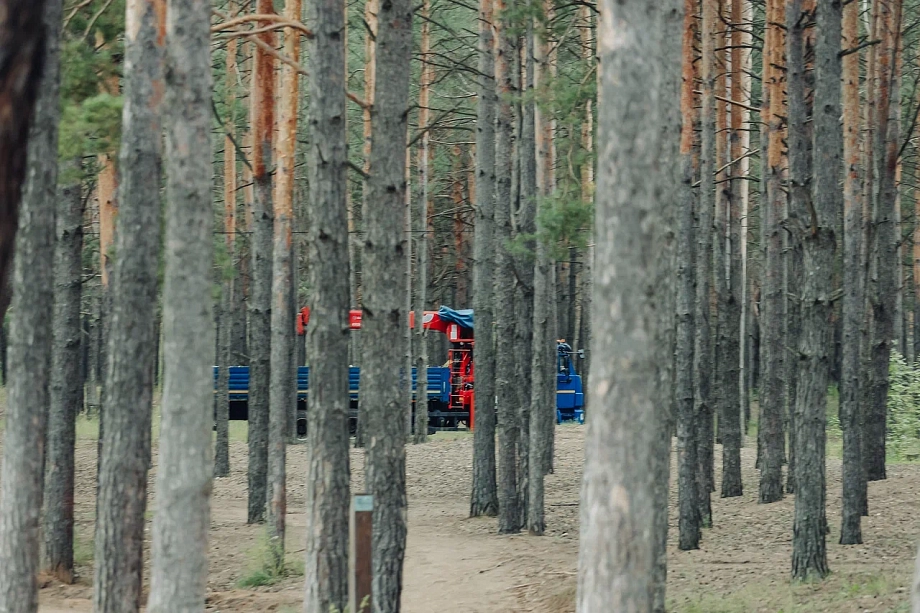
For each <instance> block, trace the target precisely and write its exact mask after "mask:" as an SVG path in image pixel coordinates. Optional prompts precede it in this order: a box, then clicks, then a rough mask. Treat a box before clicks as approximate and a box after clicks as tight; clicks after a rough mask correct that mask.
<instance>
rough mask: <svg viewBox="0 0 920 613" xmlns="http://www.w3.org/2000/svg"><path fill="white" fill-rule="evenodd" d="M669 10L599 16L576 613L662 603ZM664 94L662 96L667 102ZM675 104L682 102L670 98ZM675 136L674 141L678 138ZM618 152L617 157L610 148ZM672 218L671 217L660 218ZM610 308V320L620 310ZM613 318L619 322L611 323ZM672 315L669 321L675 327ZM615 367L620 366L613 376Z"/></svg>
mask: <svg viewBox="0 0 920 613" xmlns="http://www.w3.org/2000/svg"><path fill="white" fill-rule="evenodd" d="M661 11H662V9H661V7H659V5H658V4H649V3H645V2H633V1H625V2H613V1H612V0H606V1H605V2H604V3H602V6H601V11H600V14H601V21H600V26H599V32H598V43H599V44H598V51H599V55H600V58H601V66H602V67H603V68H602V74H601V77H600V83H601V89H600V95H601V98H602V100H601V103H600V105H599V111H600V114H599V117H598V126H599V128H600V132H599V135H598V140H599V142H600V143H602V148H601V155H600V156H599V159H598V177H599V184H598V191H597V194H598V197H597V209H596V217H595V219H596V228H597V251H596V254H597V265H598V267H597V270H599V271H603V273H602V274H599V275H598V276H597V278H596V279H595V286H594V292H595V294H594V305H595V310H596V311H595V317H594V322H595V328H596V329H595V350H596V351H597V357H598V359H597V360H596V362H595V364H594V374H593V377H594V381H595V383H594V384H592V387H591V388H590V389H589V392H588V393H589V394H591V396H592V398H591V401H590V403H591V407H592V416H591V419H590V420H589V421H588V432H587V438H586V463H585V476H584V481H583V487H582V503H581V522H580V524H581V535H580V551H579V565H578V566H579V575H578V594H577V610H578V611H579V613H594V612H601V611H604V612H606V611H611V610H615V611H651V610H653V603H654V600H655V596H656V593H655V592H656V591H655V589H654V580H653V575H654V567H655V563H656V559H655V558H656V545H655V539H656V537H655V526H656V512H655V506H656V504H657V501H658V500H657V496H656V493H655V485H654V480H655V478H657V469H656V462H657V461H658V460H657V459H656V457H655V456H656V454H657V453H658V451H659V445H658V443H657V442H656V439H657V437H658V434H659V432H658V426H659V425H660V424H658V423H656V422H658V421H659V420H660V418H661V414H660V412H659V411H656V409H655V404H656V402H657V401H658V400H660V398H659V394H660V391H659V389H658V388H659V386H660V384H661V381H660V379H659V376H658V375H659V373H660V371H659V368H658V367H659V364H658V358H660V356H661V350H660V348H658V347H656V344H657V343H659V342H661V340H662V339H663V338H665V337H666V335H662V334H661V332H662V331H661V330H660V328H661V324H662V321H664V318H663V317H662V313H661V312H660V309H662V308H665V306H666V305H667V303H668V300H667V299H666V294H667V292H668V287H667V284H665V285H664V287H662V286H661V283H660V282H661V279H662V277H663V276H667V271H668V270H669V266H670V261H669V258H666V257H665V258H662V257H661V253H662V250H665V251H666V250H667V247H666V245H664V244H663V238H664V236H663V235H664V232H663V230H665V229H666V228H665V223H664V219H663V217H664V218H666V217H667V213H666V211H663V210H662V206H661V204H660V203H661V200H662V198H663V197H664V192H665V190H667V189H668V188H669V187H670V186H671V183H672V181H671V178H670V177H669V176H668V173H669V172H670V170H669V169H667V168H664V165H661V164H659V161H660V156H661V154H662V153H663V152H666V150H667V147H664V146H663V142H662V130H661V126H660V123H659V122H660V113H649V112H648V109H649V108H652V109H662V108H663V107H664V105H665V104H667V101H666V100H662V99H661V96H662V95H663V93H664V91H669V89H667V86H666V85H665V83H667V76H666V74H665V71H666V67H665V66H662V63H663V62H664V61H670V62H673V63H675V64H676V63H677V62H678V61H679V60H678V57H677V55H676V54H675V57H673V58H665V57H663V53H662V47H663V41H662V38H661V37H660V36H650V35H649V34H648V33H649V32H654V31H656V27H660V26H661V19H662V15H661ZM663 89H664V91H662V90H663ZM671 103H672V104H673V103H674V100H673V97H672V101H671ZM673 136H676V135H673ZM612 143H616V145H617V146H615V147H614V146H611V144H612ZM663 213H664V215H663ZM611 309H613V311H611ZM611 312H615V313H616V314H617V316H616V317H610V316H609V315H610V313H611ZM670 316H671V313H670V312H668V313H667V317H668V318H670ZM614 365H616V366H615V367H614Z"/></svg>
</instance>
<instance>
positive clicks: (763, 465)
mask: <svg viewBox="0 0 920 613" xmlns="http://www.w3.org/2000/svg"><path fill="white" fill-rule="evenodd" d="M784 21H785V12H784V6H783V0H767V22H768V27H767V39H766V43H765V45H766V49H767V52H766V56H765V59H764V62H765V67H766V71H765V77H764V83H765V84H766V86H765V87H766V88H768V89H769V92H770V93H769V100H768V102H769V106H768V108H767V112H766V116H767V117H766V124H767V125H766V141H767V161H766V177H765V178H766V189H767V199H766V201H765V203H764V236H765V239H766V240H765V254H766V255H765V261H764V282H763V298H762V305H763V306H762V311H761V312H762V322H763V323H762V326H763V327H762V330H763V339H762V342H761V352H762V358H761V363H762V365H763V378H762V382H761V385H760V413H761V416H760V421H759V424H758V427H759V433H758V436H759V437H760V445H761V452H760V454H759V455H760V492H759V500H760V502H762V503H769V502H776V501H777V500H780V499H782V497H783V455H784V454H783V450H784V448H785V440H784V438H785V437H784V435H783V405H784V400H785V391H784V389H785V388H784V379H785V370H784V367H783V363H784V357H785V353H786V348H785V345H784V343H783V334H782V332H783V321H784V312H783V261H782V248H783V238H782V232H783V230H782V228H781V223H782V219H783V212H784V209H785V194H784V192H783V189H782V175H783V168H782V160H783V114H784V112H783V82H784V79H783V75H782V71H781V65H782V60H783V47H784V43H783V37H784V35H783V31H782V29H781V28H782V25H781V24H783V23H784Z"/></svg>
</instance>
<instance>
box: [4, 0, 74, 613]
mask: <svg viewBox="0 0 920 613" xmlns="http://www.w3.org/2000/svg"><path fill="white" fill-rule="evenodd" d="M3 9H4V11H3V14H2V15H0V40H2V41H4V42H3V44H0V53H2V54H3V55H4V57H5V61H4V63H3V67H2V68H0V93H2V98H3V100H4V101H5V104H4V106H5V109H6V110H7V112H8V113H9V114H10V116H9V117H8V119H7V121H5V122H4V123H3V127H2V128H0V287H6V284H7V283H9V282H10V281H11V282H12V306H13V308H12V315H11V320H10V339H9V349H8V354H9V382H8V387H7V390H8V396H7V409H6V423H5V432H4V440H3V463H2V468H0V470H2V473H0V475H2V478H0V560H2V561H3V562H2V563H0V610H2V611H9V612H10V613H18V612H22V613H34V612H35V611H37V609H38V584H37V582H36V573H37V571H38V566H39V538H40V536H39V532H40V528H41V523H40V522H41V508H42V485H43V483H42V481H43V476H44V475H43V470H44V460H45V433H46V427H47V418H48V413H47V411H48V400H49V383H50V378H51V338H52V335H51V327H50V326H49V325H48V322H49V321H50V320H51V316H52V300H53V287H54V274H53V273H54V271H53V269H54V257H53V255H54V247H53V243H54V232H55V219H54V218H55V215H54V202H55V191H56V181H57V140H58V122H59V118H60V111H59V104H58V102H59V100H58V98H59V96H58V91H59V87H60V61H59V57H60V55H59V48H60V24H61V19H62V17H61V13H62V5H61V2H59V1H56V0H52V1H51V2H47V3H46V2H12V1H8V2H6V3H4V5H3ZM43 61H44V70H43V69H42V62H43ZM33 111H34V112H33ZM20 188H21V189H22V193H21V195H20ZM20 199H21V207H20ZM17 223H19V227H18V229H17V228H16V224H17ZM14 240H15V252H16V257H15V261H14V262H13V271H12V273H13V274H12V279H11V280H10V279H7V274H8V272H9V265H10V259H11V258H12V255H13V250H14V245H13V241H14ZM4 294H8V292H4ZM5 311H6V305H5V304H0V317H2V315H3V313H5Z"/></svg>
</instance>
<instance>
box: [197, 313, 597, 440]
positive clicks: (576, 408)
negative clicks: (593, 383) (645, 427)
mask: <svg viewBox="0 0 920 613" xmlns="http://www.w3.org/2000/svg"><path fill="white" fill-rule="evenodd" d="M309 320H310V311H309V309H308V308H306V307H304V308H303V309H301V311H300V312H299V313H298V314H297V333H298V334H299V335H303V334H304V333H305V331H306V327H307V325H308V324H309ZM422 325H423V326H424V327H425V328H426V329H428V330H433V331H436V332H441V333H443V334H445V335H446V336H447V340H448V341H449V343H450V346H449V349H448V360H447V364H446V365H444V366H429V367H428V385H427V390H426V394H425V397H426V401H427V403H428V430H429V433H432V432H436V431H438V430H457V429H460V428H463V427H466V428H468V429H470V430H472V429H473V428H474V427H475V417H476V410H475V368H474V360H473V347H474V345H475V337H474V334H473V311H472V310H459V311H457V310H454V309H450V308H448V307H441V308H440V309H439V310H437V311H425V313H424V317H423V320H422ZM409 326H410V328H414V327H415V314H414V313H412V312H410V313H409ZM349 328H350V329H351V330H360V329H361V311H360V310H354V309H353V310H351V311H350V312H349ZM565 346H566V347H568V345H565ZM577 355H579V356H580V357H584V352H583V351H580V352H578V353H577ZM557 364H558V373H557V376H556V421H557V422H558V423H562V422H563V421H570V420H571V421H578V422H579V423H583V421H584V393H583V391H582V384H581V377H580V376H579V375H578V374H576V372H575V368H574V363H573V361H572V351H571V348H568V349H567V350H563V349H562V348H561V345H560V349H559V350H558V352H557ZM217 378H218V369H217V367H216V366H215V367H214V381H215V393H216V386H217ZM416 380H417V372H416V369H415V368H413V369H412V403H413V412H414V406H415V403H416V401H417V398H418V390H417V389H416V387H417V386H416ZM309 385H310V369H309V367H308V366H300V367H299V368H298V369H297V430H298V434H299V435H301V436H302V435H303V434H305V433H306V410H307V397H308V394H309ZM348 389H349V399H350V403H349V404H350V416H349V422H350V424H349V429H350V431H351V432H355V431H356V428H357V419H358V398H359V396H360V392H361V371H360V369H359V368H358V367H357V366H351V367H349V373H348ZM229 397H230V419H232V420H246V419H247V417H248V407H249V367H248V366H231V367H230V383H229ZM412 423H413V425H414V423H415V419H414V416H413V419H412Z"/></svg>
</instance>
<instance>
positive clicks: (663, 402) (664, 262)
mask: <svg viewBox="0 0 920 613" xmlns="http://www.w3.org/2000/svg"><path fill="white" fill-rule="evenodd" d="M659 6H660V8H659V13H658V17H659V20H660V23H659V25H658V26H657V28H656V30H657V31H658V32H659V36H660V37H661V42H660V44H659V50H658V52H659V57H660V59H659V62H660V66H661V77H660V79H661V80H660V83H659V86H658V88H659V92H660V93H659V94H658V104H659V107H658V113H657V116H658V117H659V124H660V127H659V129H660V131H661V152H660V154H659V156H658V163H659V164H660V165H661V167H662V171H661V172H662V174H663V176H662V177H661V186H660V187H659V188H658V197H657V203H658V204H657V206H658V207H659V209H660V211H661V216H660V220H659V227H658V237H657V241H656V242H657V245H656V247H657V249H658V258H659V260H660V264H659V265H658V266H657V274H658V277H657V280H656V281H652V282H653V283H654V286H655V287H656V288H657V290H658V291H657V295H656V297H655V302H656V307H657V308H656V313H657V316H658V325H657V328H658V329H657V337H656V338H655V340H654V347H655V349H656V351H657V353H658V355H657V357H656V358H655V364H656V378H657V384H656V385H655V390H656V392H657V394H658V397H657V398H656V399H655V400H654V405H655V410H656V415H655V416H654V421H655V435H654V436H655V443H654V444H655V447H654V449H653V450H652V460H653V464H652V483H653V487H654V490H653V496H654V502H653V504H654V507H653V508H654V513H655V515H654V520H653V530H654V537H653V550H652V551H653V556H654V560H653V565H652V611H653V612H654V613H665V610H666V598H665V596H666V592H667V589H666V588H667V579H668V550H667V545H668V528H669V526H668V519H669V508H668V507H669V505H668V497H669V491H670V482H671V478H670V477H671V435H672V434H673V433H674V428H675V425H676V424H675V420H674V409H673V403H674V396H673V387H674V355H675V348H676V326H675V318H674V314H675V312H676V297H677V295H676V289H677V288H676V282H675V280H676V278H677V217H678V208H679V206H680V198H681V197H680V194H679V186H680V181H681V169H680V141H681V106H680V103H679V102H678V101H679V100H680V96H681V75H682V67H681V56H682V46H683V45H682V36H681V34H682V31H683V22H684V18H683V15H684V6H683V0H665V1H664V2H661V3H659Z"/></svg>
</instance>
